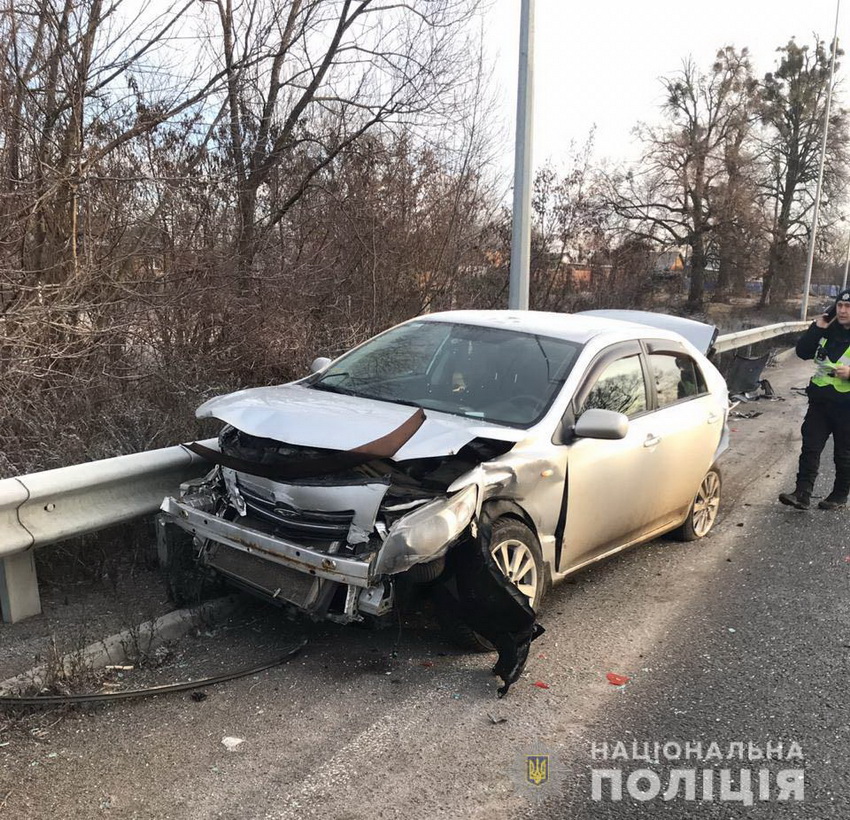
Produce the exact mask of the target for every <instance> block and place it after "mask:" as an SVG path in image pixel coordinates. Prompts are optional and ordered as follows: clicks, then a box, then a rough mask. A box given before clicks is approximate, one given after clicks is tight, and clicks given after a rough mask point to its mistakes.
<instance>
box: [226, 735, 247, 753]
mask: <svg viewBox="0 0 850 820" xmlns="http://www.w3.org/2000/svg"><path fill="white" fill-rule="evenodd" d="M244 742H245V739H244V738H242V737H230V736H228V737H223V738H222V739H221V745H222V746H224V748H225V749H227V751H228V752H235V751H236V749H238V748H239V747H240V746H241V745H242V744H243V743H244Z"/></svg>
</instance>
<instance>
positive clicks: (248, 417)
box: [195, 384, 526, 461]
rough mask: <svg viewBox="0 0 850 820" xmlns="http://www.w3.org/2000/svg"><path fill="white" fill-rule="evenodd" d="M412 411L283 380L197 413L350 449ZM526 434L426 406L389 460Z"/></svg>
mask: <svg viewBox="0 0 850 820" xmlns="http://www.w3.org/2000/svg"><path fill="white" fill-rule="evenodd" d="M415 412H416V408H414V407H409V406H407V405H403V404H393V403H392V402H386V401H378V400H376V399H365V398H359V397H357V396H347V395H344V394H341V393H327V392H323V391H321V390H313V389H311V388H309V387H305V386H303V385H300V384H282V385H275V386H272V387H253V388H249V389H247V390H239V391H238V392H236V393H230V394H228V395H226V396H218V397H216V398H214V399H210V400H209V401H207V402H204V404H202V405H201V406H200V407H199V408H198V409H197V411H196V412H195V415H196V416H197V417H198V418H199V419H201V418H216V419H220V420H221V421H223V422H225V423H227V424H230V425H232V426H233V427H235V428H236V429H237V430H242V431H243V432H245V433H248V434H249V435H252V436H259V437H262V438H269V439H274V440H275V441H281V442H285V443H286V444H294V445H298V446H301V447H317V448H323V449H329V450H353V449H355V448H356V447H361V446H362V445H364V444H367V443H369V442H371V441H374V440H375V439H378V438H381V437H382V436H385V435H387V434H388V433H390V432H391V431H393V430H395V429H396V428H397V427H399V426H400V425H401V424H403V423H404V422H405V421H407V420H408V419H409V418H410V417H411V416H412V415H413V414H414V413H415ZM525 435H526V432H525V431H524V430H517V429H515V428H512V427H503V426H501V425H498V424H488V423H486V422H482V421H479V420H478V419H472V418H464V417H462V416H452V415H450V414H448V413H438V412H436V411H432V410H427V411H426V416H425V421H424V423H423V424H422V426H421V427H420V428H419V429H418V430H417V431H416V433H414V435H413V436H412V437H411V438H410V439H409V440H408V441H407V442H406V443H405V444H404V445H403V446H402V447H401V448H400V449H399V450H398V452H397V453H396V454H395V455H394V456H393V459H394V460H395V461H405V460H407V459H414V458H433V457H440V456H448V455H454V454H455V453H457V452H458V450H460V449H461V448H462V447H464V446H465V445H466V444H469V442H470V441H472V440H473V439H476V438H489V439H497V440H499V441H513V442H516V441H520V440H521V439H522V438H523V437H524V436H525Z"/></svg>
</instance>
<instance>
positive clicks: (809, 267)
mask: <svg viewBox="0 0 850 820" xmlns="http://www.w3.org/2000/svg"><path fill="white" fill-rule="evenodd" d="M840 8H841V0H835V31H834V32H833V35H832V59H831V60H830V61H829V87H828V88H827V90H826V112H825V113H824V117H823V142H822V143H821V146H820V167H819V168H818V187H817V188H816V189H815V207H814V211H813V212H812V233H811V236H810V237H809V258H808V259H807V260H806V278H805V280H804V282H803V303H802V305H801V307H800V319H801V320H803V321H805V319H806V314H807V313H808V312H809V286H810V285H811V283H812V265H813V264H814V261H815V240H816V239H817V234H818V210H819V209H820V195H821V187H822V186H823V165H824V162H825V160H826V137H827V134H828V133H829V106H830V103H831V102H832V77H833V75H834V74H835V52H836V51H838V10H839V9H840ZM845 278H846V271H845Z"/></svg>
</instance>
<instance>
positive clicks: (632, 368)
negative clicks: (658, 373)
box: [579, 355, 647, 417]
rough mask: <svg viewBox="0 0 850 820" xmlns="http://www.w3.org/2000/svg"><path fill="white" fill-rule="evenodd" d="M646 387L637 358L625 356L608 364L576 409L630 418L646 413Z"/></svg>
mask: <svg viewBox="0 0 850 820" xmlns="http://www.w3.org/2000/svg"><path fill="white" fill-rule="evenodd" d="M646 406H647V405H646V384H645V382H644V378H643V370H642V368H641V366H640V356H639V355H634V356H627V357H625V358H623V359H617V360H616V361H614V362H611V364H609V365H608V366H607V367H606V368H605V369H604V370H603V371H602V373H601V374H600V375H599V378H598V379H597V380H596V382H595V384H594V385H593V387H592V388H591V389H590V392H589V393H588V394H587V398H586V399H585V400H584V402H583V403H582V406H581V408H580V409H579V415H581V413H583V412H584V411H585V410H590V409H591V408H599V409H601V410H614V411H615V412H617V413H624V414H625V415H627V416H629V417H631V416H636V415H637V414H638V413H643V412H644V411H645V410H646Z"/></svg>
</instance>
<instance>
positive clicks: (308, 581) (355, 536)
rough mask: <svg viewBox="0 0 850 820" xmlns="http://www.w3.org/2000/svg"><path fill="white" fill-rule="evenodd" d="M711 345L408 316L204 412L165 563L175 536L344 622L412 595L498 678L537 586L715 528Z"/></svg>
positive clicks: (506, 673)
mask: <svg viewBox="0 0 850 820" xmlns="http://www.w3.org/2000/svg"><path fill="white" fill-rule="evenodd" d="M647 323H649V324H647ZM672 328H675V329H672ZM677 331H679V332H677ZM715 333H716V331H714V329H713V328H711V327H708V326H706V325H702V324H699V323H696V322H692V321H689V320H685V319H674V318H672V317H666V316H654V315H653V314H643V313H633V312H629V311H621V312H618V313H613V314H612V312H605V315H597V314H595V313H591V314H575V315H564V314H554V313H537V312H511V311H452V312H446V313H438V314H432V315H428V316H423V317H420V318H417V319H413V320H411V321H408V322H405V323H403V324H401V325H398V326H396V327H393V328H391V329H390V330H387V331H386V332H384V333H382V334H380V335H378V336H376V337H374V338H372V339H370V340H369V341H367V342H365V343H364V344H362V345H360V346H359V347H357V348H355V349H353V350H352V351H350V352H348V353H346V354H345V355H343V356H341V357H340V358H338V359H337V360H335V361H333V362H329V361H328V360H317V361H316V362H314V367H313V369H314V371H315V372H313V373H312V375H310V376H308V377H307V378H305V379H302V380H300V381H297V382H294V383H291V384H285V385H278V386H272V387H258V388H252V389H248V390H242V391H239V392H237V393H233V394H230V395H227V396H222V397H219V398H215V399H212V400H211V401H208V402H206V403H205V404H203V405H202V406H201V407H200V408H199V409H198V411H197V415H198V417H200V418H216V419H219V420H221V421H222V422H224V427H223V429H222V431H221V434H220V436H219V438H218V447H217V449H213V448H207V447H204V446H202V445H199V444H195V445H192V448H193V449H194V450H195V451H196V452H198V453H200V454H201V455H203V456H204V457H205V458H207V459H208V460H209V461H210V462H211V463H212V464H213V465H214V466H213V468H212V470H211V472H210V473H209V474H208V475H207V476H206V477H205V478H204V479H202V480H198V481H196V482H190V483H188V484H186V485H184V486H183V487H182V488H181V493H180V496H179V497H178V498H166V499H165V501H164V502H163V504H162V515H161V519H160V531H161V533H162V535H163V538H162V542H161V548H162V552H163V554H164V555H165V556H166V557H168V556H169V555H172V554H173V551H174V548H173V547H171V546H170V544H171V543H172V542H171V541H169V532H173V531H175V530H177V529H179V530H182V531H184V532H185V533H188V534H189V535H190V536H191V538H192V544H193V546H192V560H193V561H194V562H195V563H196V565H198V566H199V567H200V568H202V569H204V570H206V571H212V572H214V573H215V574H216V575H217V576H219V577H223V578H225V579H227V581H228V582H230V583H233V584H236V585H238V586H240V587H243V588H245V589H247V590H249V591H251V592H252V593H255V594H257V595H260V596H262V597H265V598H266V599H268V600H271V601H275V602H278V603H281V604H285V605H288V606H292V607H295V608H296V609H298V610H301V611H303V612H306V613H308V614H310V615H311V616H314V617H318V618H325V619H332V620H336V621H341V622H350V621H358V620H362V619H365V618H377V619H381V618H384V617H386V616H387V615H388V614H389V613H390V612H392V611H393V609H394V608H395V607H396V606H397V604H398V601H399V599H400V596H401V595H403V594H404V593H405V592H406V591H410V590H411V589H427V590H429V591H431V592H433V595H434V599H435V601H436V605H435V609H436V613H437V615H438V618H439V620H440V622H441V624H442V625H443V627H444V628H445V629H446V630H447V632H448V633H449V634H450V635H451V636H452V638H453V639H454V640H456V641H457V642H459V643H461V644H462V645H465V646H467V647H470V648H481V649H483V648H491V649H492V648H496V649H497V650H498V651H499V664H498V665H497V671H498V673H499V674H501V675H502V676H503V678H505V681H506V685H508V683H509V680H508V679H509V678H514V679H515V675H517V674H518V671H517V669H521V665H522V663H523V662H524V656H525V653H526V652H527V649H528V644H529V643H530V641H531V640H532V639H533V638H534V637H535V636H536V634H538V633H539V631H540V629H539V628H538V627H536V625H535V623H534V620H535V618H534V616H535V612H536V611H537V609H538V608H539V605H540V602H541V599H542V597H543V595H544V592H545V591H546V589H547V588H548V586H549V585H550V584H551V583H552V582H557V581H559V580H562V579H563V578H565V577H566V576H568V575H570V574H571V573H573V572H575V571H577V570H578V569H580V568H582V567H584V566H586V565H587V564H589V563H591V562H594V561H598V560H600V559H602V558H604V557H606V556H608V555H611V554H612V553H614V552H617V551H619V550H622V549H624V548H626V547H628V546H630V545H632V544H635V543H637V542H639V541H645V540H647V539H650V538H653V537H655V536H657V535H659V534H661V533H663V532H666V531H669V530H674V529H678V530H679V532H680V533H681V534H682V536H683V537H685V538H688V539H693V538H701V537H702V536H704V535H706V534H707V533H708V531H709V530H710V529H711V526H712V524H713V523H714V521H715V518H716V516H717V510H718V504H719V501H720V473H719V470H718V467H717V459H718V457H719V456H720V454H721V453H722V452H723V450H724V449H725V448H726V445H727V433H726V429H727V428H726V414H727V407H728V400H727V392H726V384H725V382H724V380H723V377H722V376H721V375H720V374H719V372H718V371H717V370H716V369H715V367H714V366H713V365H712V364H711V363H710V361H709V360H708V359H707V358H706V356H705V355H704V354H705V353H706V352H707V351H708V349H709V347H710V344H711V342H712V340H713V338H714V335H715ZM686 336H687V337H689V338H690V339H692V340H693V341H694V342H695V343H696V344H697V345H699V347H700V349H698V347H697V346H695V344H692V343H691V341H689V340H688V338H686ZM169 550H172V552H171V553H169ZM499 666H501V669H499Z"/></svg>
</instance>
